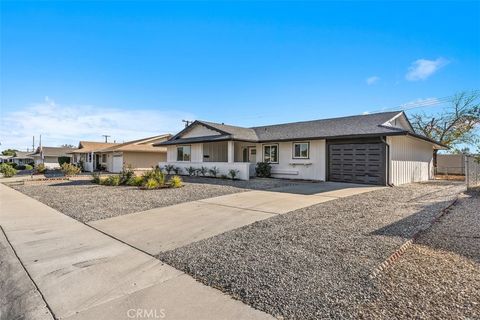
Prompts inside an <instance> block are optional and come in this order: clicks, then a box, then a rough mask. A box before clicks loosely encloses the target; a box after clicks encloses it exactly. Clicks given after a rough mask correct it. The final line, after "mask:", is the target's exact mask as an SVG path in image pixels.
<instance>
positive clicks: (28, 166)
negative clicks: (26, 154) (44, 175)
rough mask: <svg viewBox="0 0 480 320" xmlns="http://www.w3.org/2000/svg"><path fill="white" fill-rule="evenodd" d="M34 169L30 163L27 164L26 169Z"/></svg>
mask: <svg viewBox="0 0 480 320" xmlns="http://www.w3.org/2000/svg"><path fill="white" fill-rule="evenodd" d="M32 169H33V167H32V165H30V164H26V165H25V170H32Z"/></svg>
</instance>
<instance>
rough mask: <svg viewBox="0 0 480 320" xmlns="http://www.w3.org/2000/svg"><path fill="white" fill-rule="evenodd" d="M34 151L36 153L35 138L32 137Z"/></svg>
mask: <svg viewBox="0 0 480 320" xmlns="http://www.w3.org/2000/svg"><path fill="white" fill-rule="evenodd" d="M32 151H33V152H35V136H33V137H32Z"/></svg>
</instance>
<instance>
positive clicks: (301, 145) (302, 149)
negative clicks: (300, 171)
mask: <svg viewBox="0 0 480 320" xmlns="http://www.w3.org/2000/svg"><path fill="white" fill-rule="evenodd" d="M309 149H310V143H308V142H295V143H293V158H294V159H308V154H309Z"/></svg>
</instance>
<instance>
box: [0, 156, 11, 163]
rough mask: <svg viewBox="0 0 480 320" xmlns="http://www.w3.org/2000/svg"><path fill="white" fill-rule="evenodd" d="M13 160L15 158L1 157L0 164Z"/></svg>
mask: <svg viewBox="0 0 480 320" xmlns="http://www.w3.org/2000/svg"><path fill="white" fill-rule="evenodd" d="M11 158H13V156H4V155H0V163H6V162H11V160H10V159H11Z"/></svg>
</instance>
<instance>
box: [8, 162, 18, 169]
mask: <svg viewBox="0 0 480 320" xmlns="http://www.w3.org/2000/svg"><path fill="white" fill-rule="evenodd" d="M6 164H8V165H9V166H10V167H12V168H13V169H17V164H16V163H15V162H6Z"/></svg>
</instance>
